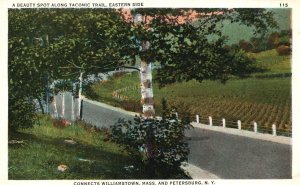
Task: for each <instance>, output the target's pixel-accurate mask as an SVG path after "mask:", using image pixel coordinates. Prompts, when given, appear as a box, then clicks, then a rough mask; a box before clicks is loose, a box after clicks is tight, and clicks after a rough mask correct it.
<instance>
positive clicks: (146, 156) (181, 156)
mask: <svg viewBox="0 0 300 185" xmlns="http://www.w3.org/2000/svg"><path fill="white" fill-rule="evenodd" d="M190 127H191V125H190V121H189V120H179V119H178V118H177V117H176V116H175V115H174V114H171V115H168V116H165V115H164V116H163V117H162V118H161V119H158V118H155V119H152V118H151V119H150V118H144V117H142V116H136V117H135V119H134V121H126V120H124V119H120V120H119V121H118V122H117V123H116V124H115V125H113V126H112V127H111V131H112V136H111V137H112V140H113V141H115V142H116V143H118V144H121V145H123V146H125V149H126V150H127V151H128V152H130V153H131V154H132V156H135V157H136V158H137V159H138V160H137V163H138V164H137V165H142V166H143V167H142V168H144V169H145V170H146V172H147V178H149V179H151V178H163V179H167V178H189V177H187V176H186V177H182V174H183V173H182V171H181V169H180V166H181V163H182V162H184V161H186V160H187V156H188V154H189V148H188V144H187V142H186V140H185V138H184V131H185V130H186V129H189V128H190ZM180 175H181V176H180Z"/></svg>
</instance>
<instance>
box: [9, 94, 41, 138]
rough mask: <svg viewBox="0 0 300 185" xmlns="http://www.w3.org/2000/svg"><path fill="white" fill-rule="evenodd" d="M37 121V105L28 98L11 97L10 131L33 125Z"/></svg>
mask: <svg viewBox="0 0 300 185" xmlns="http://www.w3.org/2000/svg"><path fill="white" fill-rule="evenodd" d="M36 121H37V115H36V114H35V107H34V105H33V104H32V103H31V101H30V100H29V99H28V98H23V97H17V98H15V97H10V98H9V103H8V127H9V131H10V132H14V131H17V130H18V129H22V128H30V127H33V125H34V124H35V123H36Z"/></svg>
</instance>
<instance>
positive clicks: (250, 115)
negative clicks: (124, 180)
mask: <svg viewBox="0 0 300 185" xmlns="http://www.w3.org/2000/svg"><path fill="white" fill-rule="evenodd" d="M250 55H253V56H254V57H255V58H256V59H257V61H258V62H257V63H258V65H261V66H263V67H265V68H267V69H269V71H267V72H265V73H262V74H259V75H265V74H270V73H272V74H274V73H276V74H280V73H286V72H287V73H290V72H291V70H290V67H291V66H290V56H278V55H277V53H276V50H270V51H265V52H261V53H257V54H250ZM281 66H283V67H281ZM154 75H155V73H154ZM139 81H140V80H139V75H138V73H137V72H135V73H128V74H125V75H123V76H122V77H119V78H113V79H110V81H109V82H105V83H103V82H99V83H95V84H93V85H92V90H93V92H95V93H97V94H98V96H99V98H98V99H95V100H97V101H103V102H105V103H108V104H111V105H113V106H118V107H122V108H124V109H126V110H130V111H136V112H141V111H142V110H141V109H142V108H141V105H140V98H141V97H140V96H141V95H140V90H139V89H128V90H127V91H124V92H122V95H124V96H127V97H128V100H118V99H115V98H113V96H112V92H113V91H114V90H117V89H121V88H124V87H126V86H130V85H131V86H132V85H138V84H139ZM153 91H154V101H155V102H154V103H155V111H156V114H157V115H161V110H162V108H161V99H162V98H165V99H166V100H167V102H168V104H169V106H174V107H177V110H178V113H179V115H182V116H185V115H186V114H187V113H189V114H190V115H192V117H191V119H192V120H195V115H196V114H199V115H200V119H202V121H203V122H206V123H207V122H208V116H212V117H213V119H214V124H216V125H220V124H221V119H222V118H225V119H226V120H228V121H234V122H235V123H232V124H236V121H237V120H241V121H242V127H244V128H246V127H249V125H252V124H253V121H256V122H257V123H258V126H259V127H260V129H261V130H265V132H270V129H271V125H272V124H273V123H275V124H276V125H277V128H278V130H279V132H290V131H291V126H292V123H291V78H290V77H285V78H274V77H267V78H254V77H253V78H247V79H236V78H234V79H230V80H229V81H228V82H227V83H226V84H221V83H220V82H217V81H207V80H206V81H203V82H202V83H198V82H196V81H189V82H183V83H175V84H172V85H168V86H166V87H164V88H161V89H160V88H158V85H157V84H155V81H154V90H153ZM88 94H89V92H87V97H89V95H88ZM90 98H91V97H90ZM128 104H130V105H131V106H128ZM250 129H251V128H250Z"/></svg>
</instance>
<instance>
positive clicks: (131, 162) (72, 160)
mask: <svg viewBox="0 0 300 185" xmlns="http://www.w3.org/2000/svg"><path fill="white" fill-rule="evenodd" d="M65 140H71V141H75V142H76V143H75V144H68V143H66V142H65ZM140 160H141V159H140V158H139V157H136V158H135V157H134V156H133V155H131V154H128V153H127V152H125V150H124V148H122V147H121V146H119V145H117V144H115V143H113V142H111V141H109V140H108V139H107V136H106V132H105V130H99V129H96V128H94V127H91V126H88V125H86V124H85V123H83V122H77V123H75V124H72V125H70V126H68V127H65V128H62V127H56V126H54V125H53V120H52V119H51V118H50V117H44V116H43V117H40V122H39V124H38V125H35V126H34V128H30V129H24V130H20V131H19V132H18V133H10V135H9V145H8V178H9V179H10V180H52V179H88V180H91V179H97V180H99V179H146V178H147V173H146V170H145V167H144V165H143V163H142V162H141V161H140ZM59 165H66V166H67V167H68V169H67V170H66V171H65V172H60V171H58V170H57V168H58V166H59ZM157 178H161V177H159V176H158V177H157ZM171 178H172V179H174V178H189V177H188V176H186V175H185V174H184V172H183V171H178V170H177V171H175V170H174V173H173V174H172V177H171Z"/></svg>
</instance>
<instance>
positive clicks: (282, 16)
mask: <svg viewBox="0 0 300 185" xmlns="http://www.w3.org/2000/svg"><path fill="white" fill-rule="evenodd" d="M268 10H269V11H272V12H274V19H275V20H276V21H277V23H278V26H279V28H278V29H273V30H271V31H270V32H273V31H280V30H288V29H290V25H291V20H290V15H291V10H290V9H275V8H274V9H268ZM223 24H224V28H223V33H224V34H225V35H227V36H228V39H229V40H228V44H229V45H230V44H234V43H238V42H239V41H240V40H242V39H244V40H249V39H250V38H251V37H253V36H254V35H253V28H250V27H247V26H244V25H239V24H238V23H230V22H229V21H224V22H223Z"/></svg>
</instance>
